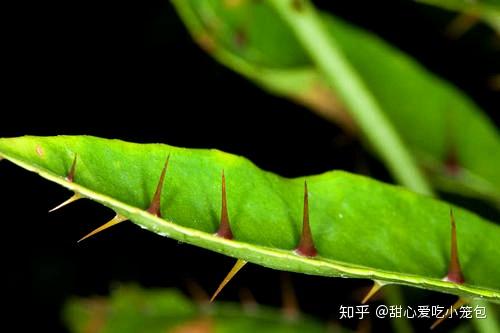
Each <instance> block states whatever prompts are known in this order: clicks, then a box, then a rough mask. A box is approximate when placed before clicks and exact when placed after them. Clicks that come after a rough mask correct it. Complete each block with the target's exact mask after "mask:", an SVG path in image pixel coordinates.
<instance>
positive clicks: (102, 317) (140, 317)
mask: <svg viewBox="0 0 500 333" xmlns="http://www.w3.org/2000/svg"><path fill="white" fill-rule="evenodd" d="M64 312H65V313H64V316H65V319H66V322H67V323H68V327H69V328H70V329H71V332H73V333H84V332H89V327H92V328H94V330H93V331H92V332H101V333H114V332H116V333H127V332H130V333H136V332H143V333H165V332H177V333H180V332H214V333H215V332H241V333H245V332H250V333H253V332H282V333H293V332H297V333H298V332H326V331H327V330H326V325H324V324H322V323H320V322H318V321H316V320H314V319H312V318H309V317H308V316H304V315H301V316H300V317H299V318H295V320H294V319H291V318H286V317H285V316H284V315H283V313H282V312H281V311H280V310H278V309H273V308H269V307H265V306H256V307H255V308H254V309H252V310H251V311H245V310H244V309H243V308H242V307H241V305H240V304H233V303H228V302H217V303H214V304H196V303H195V302H193V301H191V300H190V299H188V298H187V297H185V296H184V295H182V294H181V293H179V292H178V291H177V290H175V289H141V288H139V287H136V286H120V287H119V288H117V289H115V290H113V292H112V294H111V296H109V297H106V298H104V297H92V298H83V299H78V298H75V299H72V300H71V301H69V302H68V303H67V304H66V306H65V311H64ZM195 328H198V330H195ZM329 332H332V333H334V332H347V330H344V329H342V328H340V327H336V328H335V329H333V331H331V330H329Z"/></svg>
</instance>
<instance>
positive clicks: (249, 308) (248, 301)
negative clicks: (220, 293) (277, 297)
mask: <svg viewBox="0 0 500 333" xmlns="http://www.w3.org/2000/svg"><path fill="white" fill-rule="evenodd" d="M239 296H240V300H241V304H242V305H243V310H244V311H246V312H255V311H256V310H257V308H258V306H259V304H258V303H257V301H256V300H255V297H254V296H253V294H252V292H251V291H250V289H248V288H241V289H240V292H239Z"/></svg>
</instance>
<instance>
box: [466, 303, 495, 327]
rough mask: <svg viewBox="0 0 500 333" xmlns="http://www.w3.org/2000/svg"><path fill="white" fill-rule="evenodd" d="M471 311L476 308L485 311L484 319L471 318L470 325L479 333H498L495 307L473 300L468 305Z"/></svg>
mask: <svg viewBox="0 0 500 333" xmlns="http://www.w3.org/2000/svg"><path fill="white" fill-rule="evenodd" d="M470 305H471V306H472V307H473V309H474V308H475V307H476V306H482V307H484V308H485V310H486V312H485V313H486V318H477V316H475V315H473V316H472V323H473V324H474V327H475V328H476V331H477V332H479V333H489V332H500V326H499V325H498V319H497V315H496V312H495V307H494V305H493V304H490V303H488V302H486V301H484V300H481V299H474V300H472V302H471V304H470Z"/></svg>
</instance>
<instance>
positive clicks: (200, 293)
mask: <svg viewBox="0 0 500 333" xmlns="http://www.w3.org/2000/svg"><path fill="white" fill-rule="evenodd" d="M186 289H187V291H188V293H189V294H190V295H191V297H192V298H193V299H194V300H195V302H196V303H198V304H206V303H208V301H209V300H210V298H209V296H208V294H207V292H206V291H205V289H203V288H202V287H201V286H200V284H199V283H198V282H196V281H195V280H194V279H188V280H186Z"/></svg>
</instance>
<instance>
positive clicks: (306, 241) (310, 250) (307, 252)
mask: <svg viewBox="0 0 500 333" xmlns="http://www.w3.org/2000/svg"><path fill="white" fill-rule="evenodd" d="M308 196H309V194H308V192H307V182H306V181H304V217H303V220H302V236H301V238H300V243H299V246H298V247H297V249H296V250H295V252H296V253H297V254H299V255H301V256H304V257H315V256H316V254H318V252H317V251H316V248H315V247H314V241H313V238H312V233H311V227H310V225H309V200H308Z"/></svg>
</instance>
